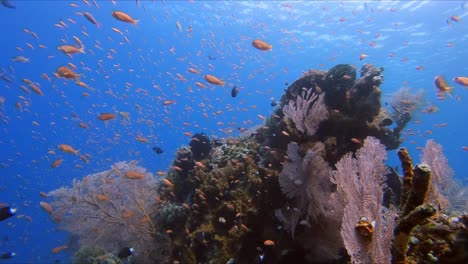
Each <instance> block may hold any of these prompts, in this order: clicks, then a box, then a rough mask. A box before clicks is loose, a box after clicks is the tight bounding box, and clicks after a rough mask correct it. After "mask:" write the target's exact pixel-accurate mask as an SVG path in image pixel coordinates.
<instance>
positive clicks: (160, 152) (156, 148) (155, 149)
mask: <svg viewBox="0 0 468 264" xmlns="http://www.w3.org/2000/svg"><path fill="white" fill-rule="evenodd" d="M153 151H154V152H156V154H158V155H159V154H162V153H163V152H164V150H162V149H161V148H160V147H154V148H153Z"/></svg>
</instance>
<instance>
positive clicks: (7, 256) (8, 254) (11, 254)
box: [0, 252, 16, 259]
mask: <svg viewBox="0 0 468 264" xmlns="http://www.w3.org/2000/svg"><path fill="white" fill-rule="evenodd" d="M15 255H16V253H15V252H5V253H2V254H0V259H11V258H12V257H14V256H15Z"/></svg>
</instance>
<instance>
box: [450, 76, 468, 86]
mask: <svg viewBox="0 0 468 264" xmlns="http://www.w3.org/2000/svg"><path fill="white" fill-rule="evenodd" d="M453 81H454V82H456V83H458V84H460V85H463V86H465V87H468V77H455V78H453Z"/></svg>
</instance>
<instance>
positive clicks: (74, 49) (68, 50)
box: [57, 45, 85, 55]
mask: <svg viewBox="0 0 468 264" xmlns="http://www.w3.org/2000/svg"><path fill="white" fill-rule="evenodd" d="M57 49H58V50H60V51H61V52H63V53H65V54H66V55H70V54H75V53H78V52H81V53H85V50H84V47H83V46H81V47H80V48H78V47H75V46H70V45H62V46H58V47H57Z"/></svg>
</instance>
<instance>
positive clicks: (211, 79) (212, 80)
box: [203, 74, 226, 86]
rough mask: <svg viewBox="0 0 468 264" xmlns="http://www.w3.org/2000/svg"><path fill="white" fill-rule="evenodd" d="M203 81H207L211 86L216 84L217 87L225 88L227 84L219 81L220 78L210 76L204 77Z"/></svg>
mask: <svg viewBox="0 0 468 264" xmlns="http://www.w3.org/2000/svg"><path fill="white" fill-rule="evenodd" d="M203 79H205V81H207V82H209V83H211V84H215V85H222V86H224V85H225V84H226V83H225V82H224V81H222V80H220V79H218V77H216V76H213V75H210V74H207V75H205V76H203Z"/></svg>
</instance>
